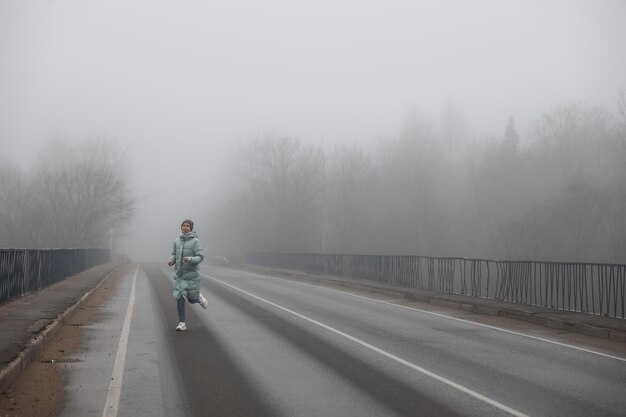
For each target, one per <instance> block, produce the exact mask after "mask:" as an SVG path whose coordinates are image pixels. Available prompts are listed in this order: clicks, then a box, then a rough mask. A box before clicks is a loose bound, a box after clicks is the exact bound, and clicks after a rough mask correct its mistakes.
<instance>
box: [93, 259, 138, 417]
mask: <svg viewBox="0 0 626 417" xmlns="http://www.w3.org/2000/svg"><path fill="white" fill-rule="evenodd" d="M138 271H139V265H137V268H136V269H135V274H134V275H133V283H132V286H131V289H130V300H129V301H128V309H127V310H126V316H124V325H123V326H122V334H121V335H120V341H119V343H118V345H117V353H116V356H115V363H114V364H113V374H112V375H111V383H110V384H109V390H108V393H107V400H106V403H105V404H104V411H103V412H102V417H117V411H118V409H119V405H120V394H121V392H122V382H123V380H124V363H125V362H126V349H127V347H128V334H129V332H130V322H131V319H132V318H133V309H134V308H135V283H136V282H137V272H138Z"/></svg>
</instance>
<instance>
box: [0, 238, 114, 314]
mask: <svg viewBox="0 0 626 417" xmlns="http://www.w3.org/2000/svg"><path fill="white" fill-rule="evenodd" d="M110 259H111V251H110V250H109V249H98V248H95V249H47V250H36V249H0V303H2V302H5V301H9V300H15V299H17V298H20V297H22V296H24V295H26V294H29V293H31V292H34V291H38V290H40V289H42V288H45V287H47V286H49V285H51V284H54V283H55V282H58V281H61V280H63V279H65V278H67V277H69V276H72V275H74V274H77V273H79V272H81V271H84V270H86V269H89V268H91V267H93V266H96V265H100V264H103V263H106V262H109V261H110Z"/></svg>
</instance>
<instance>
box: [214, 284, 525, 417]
mask: <svg viewBox="0 0 626 417" xmlns="http://www.w3.org/2000/svg"><path fill="white" fill-rule="evenodd" d="M202 275H203V276H205V277H207V278H209V279H211V280H213V281H215V282H218V283H220V284H222V285H224V286H226V287H229V288H232V289H234V290H236V291H239V292H241V293H242V294H245V295H247V296H248V297H252V298H254V299H256V300H259V301H261V302H263V303H266V304H269V305H271V306H272V307H275V308H277V309H279V310H282V311H284V312H286V313H289V314H291V315H293V316H296V317H298V318H300V319H302V320H305V321H308V322H309V323H312V324H315V325H316V326H319V327H321V328H323V329H326V330H328V331H330V332H332V333H335V334H336V335H339V336H341V337H343V338H345V339H348V340H350V341H351V342H354V343H357V344H359V345H361V346H363V347H365V348H367V349H369V350H371V351H373V352H376V353H378V354H380V355H382V356H385V357H387V358H388V359H391V360H393V361H395V362H397V363H399V364H401V365H404V366H406V367H408V368H411V369H413V370H415V371H417V372H419V373H421V374H424V375H426V376H428V377H430V378H433V379H435V380H437V381H439V382H442V383H444V384H446V385H448V386H450V387H452V388H454V389H456V390H458V391H461V392H463V393H465V394H467V395H469V396H471V397H474V398H476V399H478V400H480V401H483V402H485V403H487V404H489V405H491V406H493V407H495V408H497V409H499V410H502V411H504V412H506V413H508V414H510V415H513V416H516V417H529V416H528V415H527V414H524V413H522V412H520V411H517V410H515V409H513V408H511V407H509V406H507V405H505V404H502V403H500V402H498V401H496V400H494V399H492V398H489V397H487V396H486V395H483V394H480V393H479V392H476V391H474V390H472V389H470V388H467V387H465V386H463V385H461V384H458V383H456V382H454V381H451V380H449V379H447V378H444V377H442V376H441V375H438V374H436V373H434V372H431V371H429V370H427V369H425V368H422V367H421V366H418V365H415V364H414V363H411V362H409V361H407V360H405V359H402V358H400V357H398V356H396V355H393V354H391V353H389V352H387V351H385V350H383V349H380V348H378V347H376V346H374V345H371V344H369V343H367V342H365V341H363V340H361V339H358V338H356V337H354V336H351V335H349V334H347V333H344V332H342V331H341V330H338V329H335V328H334V327H331V326H328V325H326V324H324V323H322V322H319V321H317V320H315V319H312V318H310V317H307V316H305V315H302V314H300V313H297V312H295V311H293V310H290V309H288V308H286V307H283V306H281V305H279V304H276V303H274V302H272V301H269V300H266V299H264V298H261V297H259V296H257V295H254V294H252V293H250V292H248V291H246V290H243V289H241V288H239V287H236V286H234V285H232V284H229V283H227V282H224V281H222V280H220V279H217V278H215V277H212V276H209V275H206V274H202Z"/></svg>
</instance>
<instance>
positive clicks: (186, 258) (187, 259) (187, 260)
mask: <svg viewBox="0 0 626 417" xmlns="http://www.w3.org/2000/svg"><path fill="white" fill-rule="evenodd" d="M183 261H185V262H186V263H189V262H191V256H185V257H184V258H183Z"/></svg>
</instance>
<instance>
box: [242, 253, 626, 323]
mask: <svg viewBox="0 0 626 417" xmlns="http://www.w3.org/2000/svg"><path fill="white" fill-rule="evenodd" d="M246 261H247V262H248V263H250V264H256V265H262V266H267V267H273V268H284V269H294V270H299V271H304V272H308V273H313V274H324V275H336V276H344V277H351V278H357V279H368V280H373V281H378V282H382V283H386V284H391V285H401V286H405V287H412V288H420V289H426V290H430V291H437V292H443V293H448V294H460V295H469V296H473V297H480V298H488V299H494V300H499V301H507V302H512V303H520V304H529V305H536V306H542V307H547V308H554V309H558V310H566V311H577V312H583V313H589V314H596V315H603V316H608V317H615V318H622V319H623V318H625V315H626V312H625V300H626V265H615V264H593V263H566V262H542V261H499V260H490V259H468V258H437V257H427V256H375V255H331V254H295V253H261V252H254V253H248V254H247V256H246Z"/></svg>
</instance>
